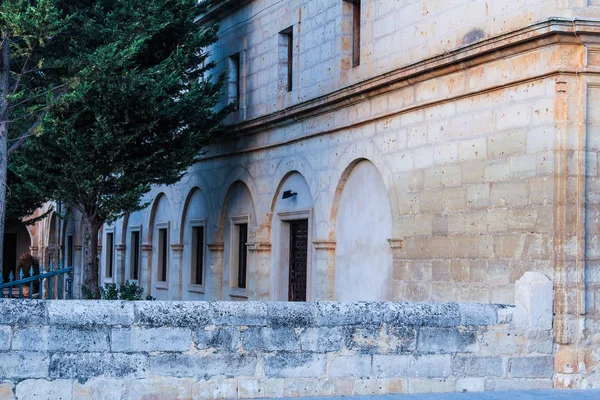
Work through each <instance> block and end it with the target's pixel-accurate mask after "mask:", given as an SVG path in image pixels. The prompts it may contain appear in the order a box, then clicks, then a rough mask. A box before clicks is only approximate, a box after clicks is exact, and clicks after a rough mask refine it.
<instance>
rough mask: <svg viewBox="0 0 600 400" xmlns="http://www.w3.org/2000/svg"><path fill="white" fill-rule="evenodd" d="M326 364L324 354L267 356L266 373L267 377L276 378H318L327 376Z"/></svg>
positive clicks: (277, 354)
mask: <svg viewBox="0 0 600 400" xmlns="http://www.w3.org/2000/svg"><path fill="white" fill-rule="evenodd" d="M326 363H327V358H326V356H325V355H324V354H305V353H284V352H281V353H276V354H265V356H264V371H265V376H267V377H274V378H311V377H315V378H316V377H320V376H324V375H325V371H326Z"/></svg>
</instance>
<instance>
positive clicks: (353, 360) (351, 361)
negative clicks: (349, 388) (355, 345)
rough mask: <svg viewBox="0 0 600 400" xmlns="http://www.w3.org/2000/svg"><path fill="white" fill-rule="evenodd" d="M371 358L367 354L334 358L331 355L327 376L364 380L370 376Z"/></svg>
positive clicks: (334, 356)
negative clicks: (351, 377)
mask: <svg viewBox="0 0 600 400" xmlns="http://www.w3.org/2000/svg"><path fill="white" fill-rule="evenodd" d="M371 361H372V356H371V355H367V354H359V355H349V356H336V355H332V356H331V357H330V361H329V363H328V364H329V367H328V373H327V375H328V376H330V377H333V378H343V377H348V376H354V377H358V378H366V377H369V376H370V375H371Z"/></svg>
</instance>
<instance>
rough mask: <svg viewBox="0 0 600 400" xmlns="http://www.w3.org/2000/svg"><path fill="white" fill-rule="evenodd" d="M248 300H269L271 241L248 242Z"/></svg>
mask: <svg viewBox="0 0 600 400" xmlns="http://www.w3.org/2000/svg"><path fill="white" fill-rule="evenodd" d="M248 252H249V256H250V257H249V261H250V262H249V264H248V277H249V279H248V300H253V301H259V300H269V297H270V294H271V291H270V282H271V279H270V275H271V243H267V242H256V243H248Z"/></svg>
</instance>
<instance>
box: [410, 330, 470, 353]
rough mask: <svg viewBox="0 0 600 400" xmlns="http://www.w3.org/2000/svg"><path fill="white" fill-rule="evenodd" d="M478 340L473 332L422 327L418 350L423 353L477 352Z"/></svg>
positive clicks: (418, 338)
mask: <svg viewBox="0 0 600 400" xmlns="http://www.w3.org/2000/svg"><path fill="white" fill-rule="evenodd" d="M476 339H477V336H476V333H475V331H473V330H463V329H459V328H433V327H421V328H420V329H419V334H418V337H417V350H418V351H419V352H423V353H457V352H471V351H477V349H478V346H479V345H478V344H477V340H476Z"/></svg>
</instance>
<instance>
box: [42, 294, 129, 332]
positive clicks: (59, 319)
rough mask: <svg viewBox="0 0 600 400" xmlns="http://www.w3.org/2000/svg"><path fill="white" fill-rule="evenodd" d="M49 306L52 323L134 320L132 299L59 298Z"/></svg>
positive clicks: (118, 323) (87, 323) (105, 323)
mask: <svg viewBox="0 0 600 400" xmlns="http://www.w3.org/2000/svg"><path fill="white" fill-rule="evenodd" d="M47 307H48V322H49V323H50V324H52V325H71V326H81V325H86V326H88V325H131V324H132V323H133V321H134V311H133V307H134V305H133V302H131V301H116V300H111V301H102V300H57V301H49V302H48V305H47Z"/></svg>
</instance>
